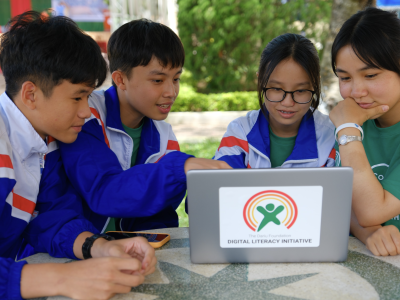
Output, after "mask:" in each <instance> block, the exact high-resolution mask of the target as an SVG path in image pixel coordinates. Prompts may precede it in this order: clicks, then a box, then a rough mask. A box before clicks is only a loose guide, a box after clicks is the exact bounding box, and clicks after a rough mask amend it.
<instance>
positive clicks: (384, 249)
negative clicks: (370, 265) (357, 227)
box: [365, 225, 400, 256]
mask: <svg viewBox="0 0 400 300" xmlns="http://www.w3.org/2000/svg"><path fill="white" fill-rule="evenodd" d="M365 245H366V246H367V248H368V250H369V251H371V252H372V253H373V254H374V255H376V256H388V255H398V254H400V232H399V230H398V229H397V227H396V226H394V225H388V226H383V227H381V228H379V229H378V230H376V231H375V232H372V233H371V234H370V236H368V237H367V240H366V243H365Z"/></svg>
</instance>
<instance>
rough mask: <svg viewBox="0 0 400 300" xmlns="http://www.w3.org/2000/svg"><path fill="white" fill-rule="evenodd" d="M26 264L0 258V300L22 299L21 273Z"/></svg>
mask: <svg viewBox="0 0 400 300" xmlns="http://www.w3.org/2000/svg"><path fill="white" fill-rule="evenodd" d="M26 263H27V262H26V261H21V262H15V261H14V260H13V259H11V258H2V257H0V299H12V300H19V299H22V297H21V272H22V268H23V266H24V265H25V264H26Z"/></svg>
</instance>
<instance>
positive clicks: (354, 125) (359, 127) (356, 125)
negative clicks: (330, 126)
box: [335, 123, 364, 142]
mask: <svg viewBox="0 0 400 300" xmlns="http://www.w3.org/2000/svg"><path fill="white" fill-rule="evenodd" d="M349 127H352V128H356V129H358V130H360V132H361V140H363V139H364V131H363V129H362V128H361V126H360V125H358V124H356V123H345V124H342V125H340V126H339V127H338V128H336V131H335V139H336V141H337V142H339V141H338V139H337V135H338V133H339V131H340V130H342V129H345V128H349Z"/></svg>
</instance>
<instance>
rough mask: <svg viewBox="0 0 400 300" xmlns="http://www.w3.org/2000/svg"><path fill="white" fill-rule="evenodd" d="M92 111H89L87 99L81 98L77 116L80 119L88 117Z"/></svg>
mask: <svg viewBox="0 0 400 300" xmlns="http://www.w3.org/2000/svg"><path fill="white" fill-rule="evenodd" d="M91 114H92V112H91V111H90V107H89V101H88V99H86V100H82V101H81V105H80V107H79V111H78V117H79V118H81V119H87V118H90V116H91Z"/></svg>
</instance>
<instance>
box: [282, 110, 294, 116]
mask: <svg viewBox="0 0 400 300" xmlns="http://www.w3.org/2000/svg"><path fill="white" fill-rule="evenodd" d="M278 111H279V112H281V113H283V114H288V115H290V114H294V113H295V112H294V111H286V110H278Z"/></svg>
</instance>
